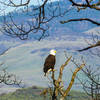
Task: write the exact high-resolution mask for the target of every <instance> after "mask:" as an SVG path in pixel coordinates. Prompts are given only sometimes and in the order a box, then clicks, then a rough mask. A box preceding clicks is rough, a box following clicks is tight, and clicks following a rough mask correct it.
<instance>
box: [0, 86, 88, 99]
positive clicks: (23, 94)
mask: <svg viewBox="0 0 100 100" xmlns="http://www.w3.org/2000/svg"><path fill="white" fill-rule="evenodd" d="M43 89H44V88H40V87H36V86H33V87H30V88H24V89H18V90H16V91H15V92H13V93H8V94H1V95H0V100H44V96H42V95H40V94H41V92H42V91H43ZM80 99H81V100H88V97H87V95H86V94H85V93H83V92H79V91H71V92H70V94H69V96H68V97H67V98H66V100H80ZM46 100H49V96H47V97H46Z"/></svg>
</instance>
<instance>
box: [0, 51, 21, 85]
mask: <svg viewBox="0 0 100 100" xmlns="http://www.w3.org/2000/svg"><path fill="white" fill-rule="evenodd" d="M7 51H8V49H7V50H5V51H4V52H3V53H1V54H0V56H2V55H4V54H5V53H6V52H7ZM3 64H4V63H1V64H0V84H2V83H3V84H5V85H16V86H19V87H20V86H21V84H22V81H21V80H19V79H18V78H17V77H16V75H14V74H10V73H8V72H7V68H3V67H2V65H3Z"/></svg>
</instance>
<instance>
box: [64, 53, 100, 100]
mask: <svg viewBox="0 0 100 100" xmlns="http://www.w3.org/2000/svg"><path fill="white" fill-rule="evenodd" d="M65 56H66V58H68V55H67V53H66V52H65ZM94 56H96V55H94ZM80 60H81V61H82V62H83V61H84V60H83V57H81V59H80ZM93 60H94V59H93ZM71 62H72V63H73V64H74V65H76V66H78V67H79V66H80V65H79V62H77V61H76V60H75V58H73V59H71ZM82 72H83V73H82V76H83V75H84V76H83V77H81V78H80V76H77V77H76V79H78V81H79V83H80V84H81V86H82V89H83V90H84V92H85V93H86V94H87V95H88V96H89V97H90V100H100V67H99V65H87V64H85V67H84V69H82Z"/></svg>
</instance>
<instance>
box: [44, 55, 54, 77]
mask: <svg viewBox="0 0 100 100" xmlns="http://www.w3.org/2000/svg"><path fill="white" fill-rule="evenodd" d="M55 62H56V59H55V56H54V55H51V54H50V55H48V57H47V58H46V60H45V63H44V68H43V71H44V73H45V76H46V73H47V72H48V70H49V69H54V65H55Z"/></svg>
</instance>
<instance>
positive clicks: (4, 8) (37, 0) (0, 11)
mask: <svg viewBox="0 0 100 100" xmlns="http://www.w3.org/2000/svg"><path fill="white" fill-rule="evenodd" d="M8 1H9V0H0V15H2V14H4V12H5V13H8V12H11V11H13V10H14V9H16V8H15V7H8V6H4V5H3V4H2V2H5V3H8ZM12 1H13V2H14V3H15V4H19V3H20V1H21V0H12ZM22 1H23V3H25V2H26V1H27V0H22ZM49 1H60V0H49ZM41 3H42V0H31V2H30V4H29V5H33V4H34V5H38V4H41Z"/></svg>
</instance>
